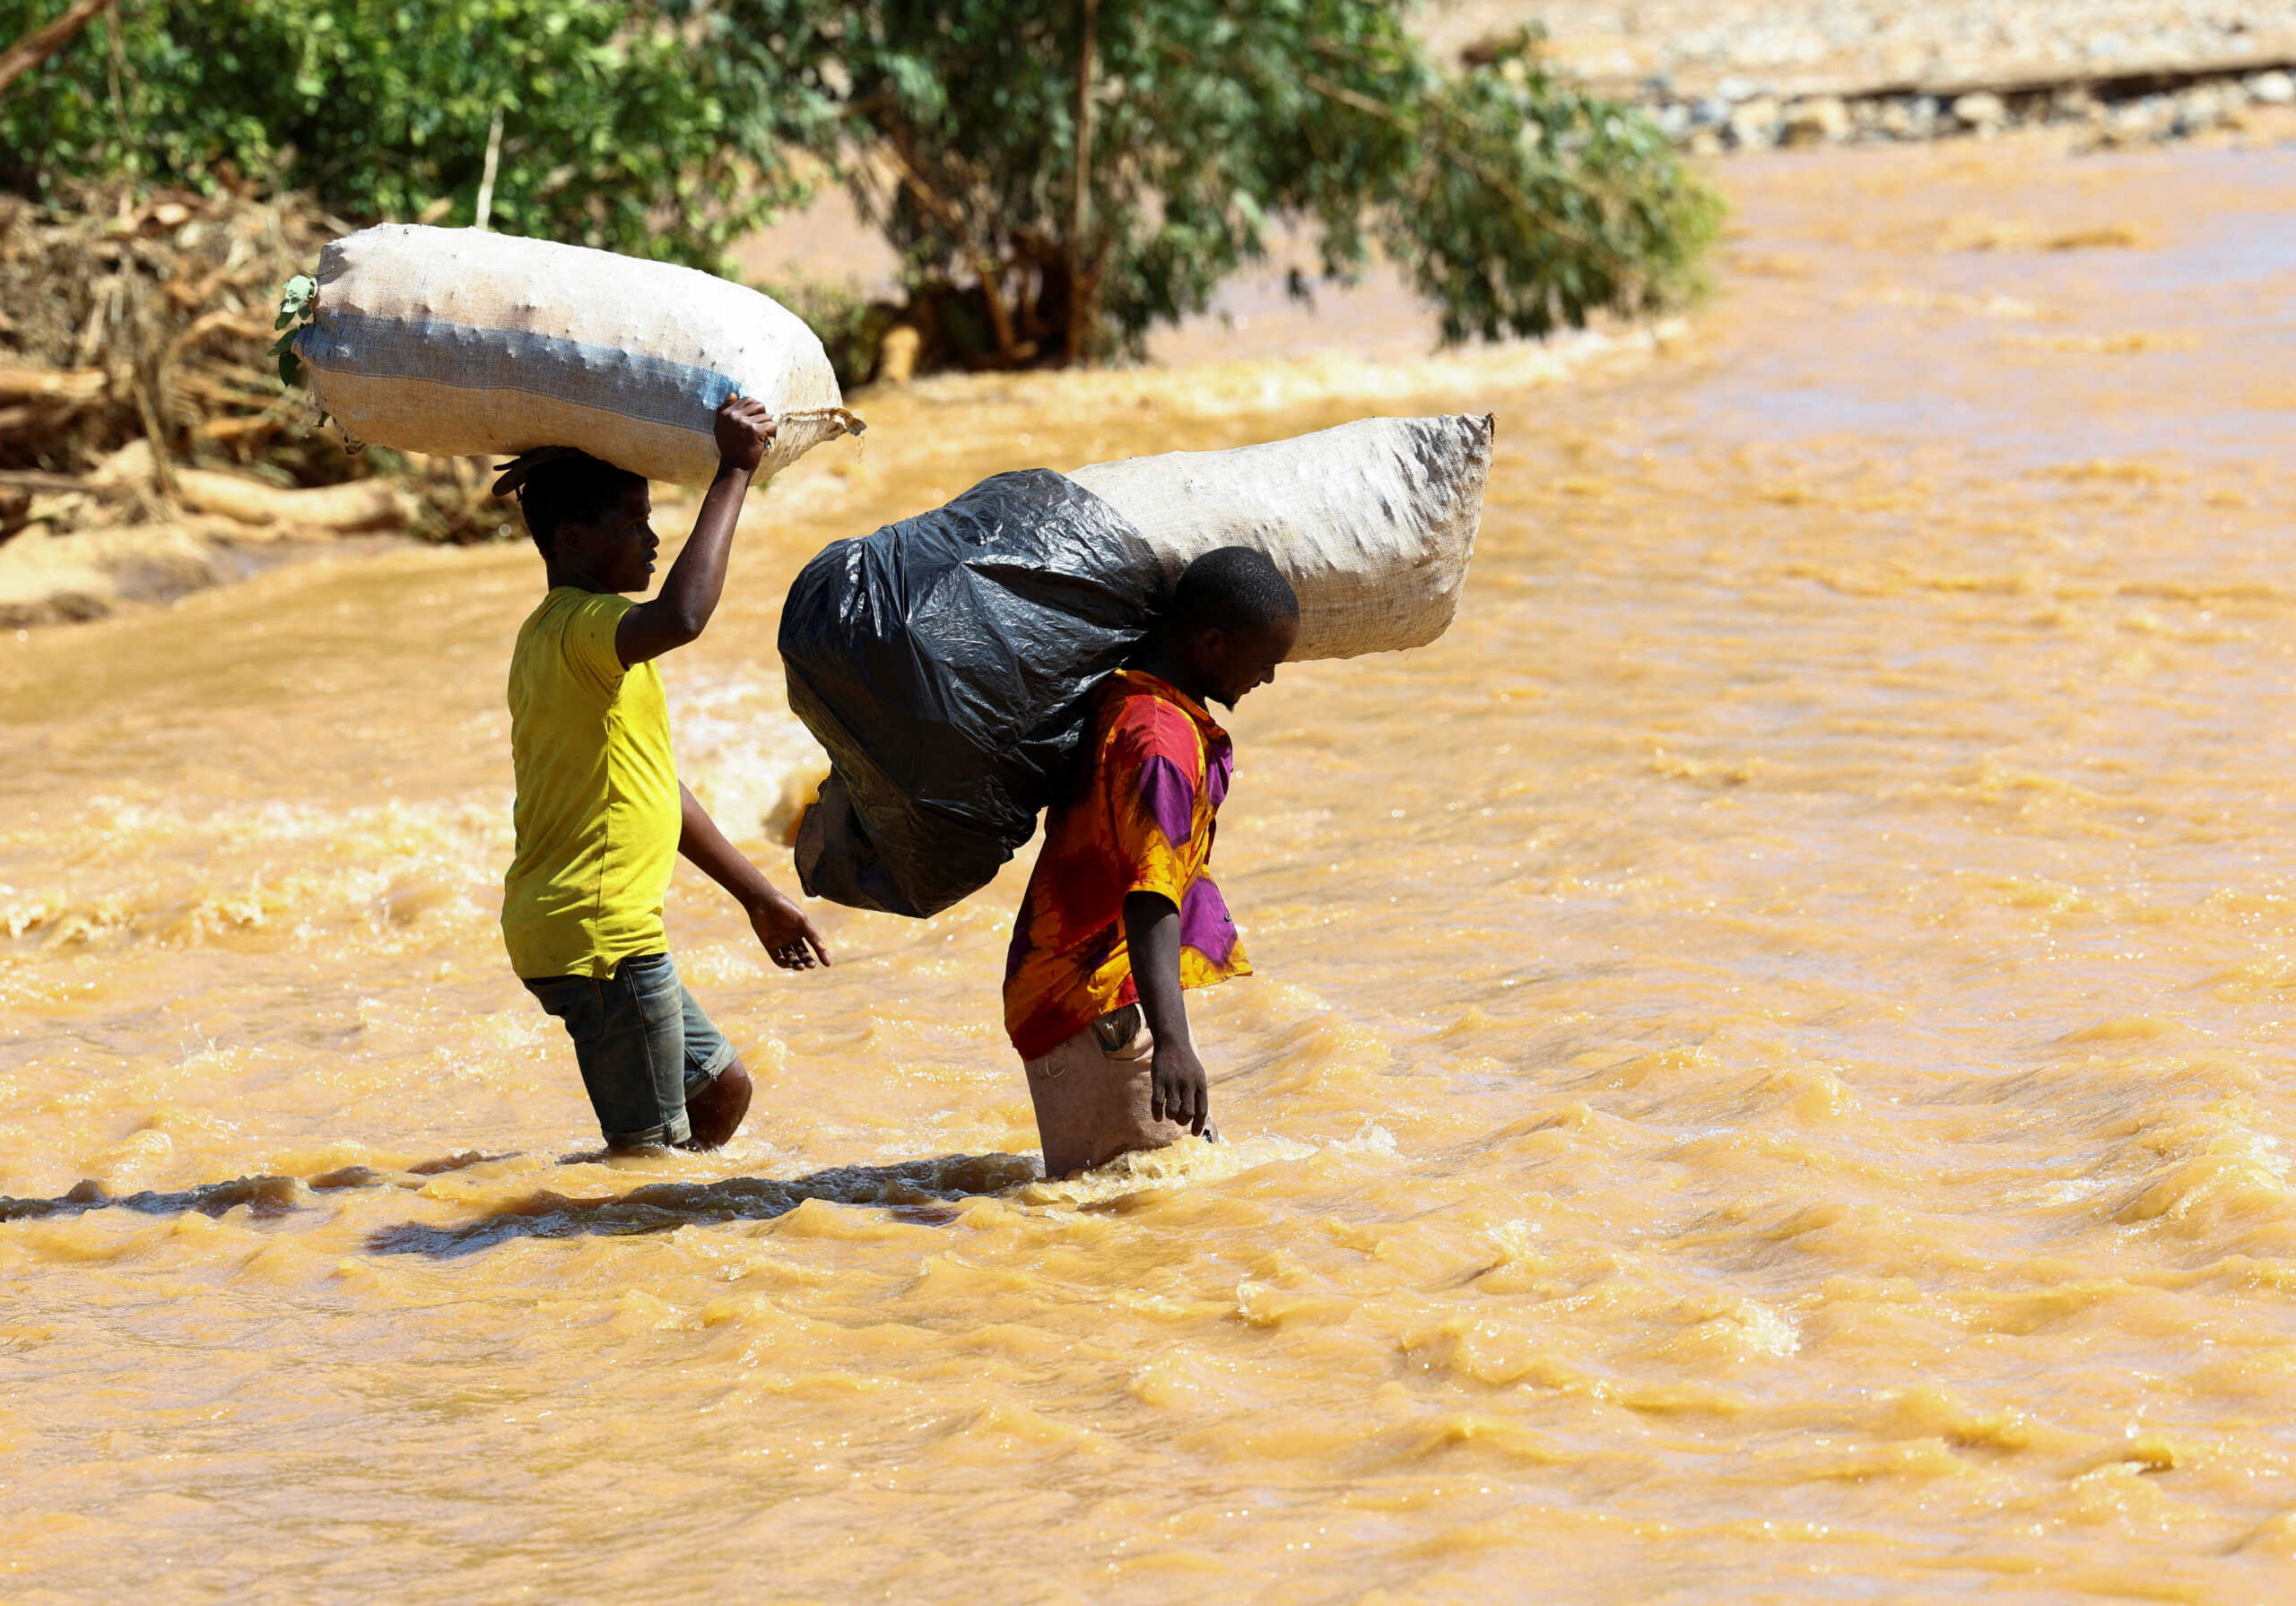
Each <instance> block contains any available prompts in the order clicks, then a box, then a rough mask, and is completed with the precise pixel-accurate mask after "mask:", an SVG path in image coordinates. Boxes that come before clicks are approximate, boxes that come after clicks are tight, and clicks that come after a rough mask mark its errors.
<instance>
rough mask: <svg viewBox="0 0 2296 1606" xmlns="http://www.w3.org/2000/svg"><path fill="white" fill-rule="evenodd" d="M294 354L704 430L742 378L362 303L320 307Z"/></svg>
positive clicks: (335, 366)
mask: <svg viewBox="0 0 2296 1606" xmlns="http://www.w3.org/2000/svg"><path fill="white" fill-rule="evenodd" d="M295 354H296V355H297V356H299V357H300V358H301V359H302V360H304V361H306V362H308V363H309V364H310V365H311V366H312V367H313V368H315V369H318V370H319V371H320V372H321V373H326V372H327V371H329V370H331V369H332V370H340V371H344V372H349V373H352V374H355V375H357V376H358V377H359V378H362V379H420V380H425V381H428V382H429V383H431V384H434V385H445V386H452V387H453V388H455V389H457V390H480V391H485V390H509V391H517V392H519V393H521V394H524V395H536V396H547V397H549V398H550V399H552V400H553V401H561V402H570V403H572V404H576V405H578V406H583V407H591V408H595V409H596V410H597V411H598V412H611V413H613V414H615V415H616V416H618V417H622V418H627V419H635V420H637V421H639V422H641V423H648V424H664V425H667V426H668V427H669V428H671V429H676V430H693V431H696V432H698V433H700V434H704V435H707V434H709V432H710V429H711V419H712V415H713V414H715V413H716V412H717V411H718V405H719V404H721V403H722V402H724V401H725V399H726V397H727V396H729V395H733V394H734V388H735V387H734V381H733V380H732V379H731V378H728V377H727V376H726V375H724V374H721V373H719V372H718V370H717V369H709V368H701V367H698V366H696V365H695V364H693V363H690V362H672V361H670V360H667V359H665V358H661V357H648V356H644V355H642V354H639V353H635V352H625V351H622V349H620V348H619V347H615V346H597V345H589V344H586V343H583V342H581V341H578V340H567V339H564V338H562V337H561V336H558V335H554V334H534V333H532V332H530V331H527V330H523V329H478V328H474V327H472V326H470V325H467V324H450V323H447V322H445V321H443V320H440V319H435V318H403V317H376V316H375V315H373V314H371V313H364V312H336V313H331V314H322V315H321V317H320V318H319V321H318V322H317V324H315V325H313V326H311V327H310V328H309V329H306V330H304V331H303V333H302V334H300V335H298V336H297V337H296V339H295Z"/></svg>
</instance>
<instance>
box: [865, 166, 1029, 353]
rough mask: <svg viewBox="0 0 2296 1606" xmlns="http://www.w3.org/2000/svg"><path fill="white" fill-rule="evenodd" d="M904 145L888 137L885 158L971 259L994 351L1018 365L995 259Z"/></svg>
mask: <svg viewBox="0 0 2296 1606" xmlns="http://www.w3.org/2000/svg"><path fill="white" fill-rule="evenodd" d="M903 143H904V142H903V141H902V139H901V138H900V135H898V134H893V135H889V136H888V137H887V139H886V141H885V155H886V156H887V157H888V158H889V159H890V160H891V162H892V164H893V172H894V174H895V175H896V176H897V177H898V178H900V181H901V183H902V184H903V185H904V186H906V187H908V190H909V194H910V195H914V196H916V197H917V204H918V205H919V206H922V207H923V208H925V210H926V211H927V212H929V213H932V214H933V215H934V216H935V218H937V219H939V220H940V222H941V226H942V227H943V228H944V229H946V230H948V231H949V232H950V233H951V234H952V236H954V237H955V239H956V242H957V248H958V249H960V250H961V251H962V252H964V253H965V255H966V256H970V258H971V259H972V271H973V273H975V274H976V275H977V276H978V278H979V280H980V293H981V298H982V299H984V300H986V301H987V303H988V321H989V323H990V325H991V326H994V327H995V329H996V350H997V352H998V354H999V355H1000V356H1002V357H1003V358H1004V359H1005V361H1006V362H1008V363H1018V362H1019V361H1020V360H1021V346H1020V342H1019V341H1018V340H1016V339H1015V338H1014V337H1013V315H1012V313H1011V312H1010V311H1009V310H1008V309H1007V308H1005V296H1004V293H1003V290H1002V287H1001V286H1000V285H999V284H998V280H1000V279H1001V278H1002V277H1003V274H1001V273H999V272H998V271H997V267H996V259H995V258H994V257H992V256H989V254H988V253H987V250H986V249H984V248H983V247H980V246H978V245H976V244H975V243H974V241H973V238H972V231H971V230H970V229H968V228H966V227H965V220H964V214H963V213H961V212H959V211H958V210H957V208H956V207H955V205H954V204H952V203H951V202H949V201H948V200H946V199H945V198H944V197H943V196H942V195H941V194H940V193H939V192H938V191H936V190H935V189H934V187H932V186H931V185H929V184H927V183H926V182H925V180H924V178H922V177H921V176H919V174H918V170H917V167H916V164H915V163H914V162H912V161H910V160H909V153H908V152H906V151H903V150H902V149H901V145H902V144H903Z"/></svg>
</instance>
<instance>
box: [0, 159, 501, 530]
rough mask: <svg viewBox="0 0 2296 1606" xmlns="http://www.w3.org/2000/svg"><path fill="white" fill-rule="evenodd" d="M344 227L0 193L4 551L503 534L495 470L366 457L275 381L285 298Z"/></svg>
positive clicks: (202, 207) (313, 217) (242, 211)
mask: <svg viewBox="0 0 2296 1606" xmlns="http://www.w3.org/2000/svg"><path fill="white" fill-rule="evenodd" d="M348 228H349V225H347V224H344V223H343V222H341V221H338V220H336V219H333V218H330V217H327V216H326V215H325V214H324V213H321V212H320V211H318V210H317V208H316V207H314V206H312V205H310V204H308V203H306V202H302V201H299V200H297V199H295V198H292V197H289V198H285V199H276V200H259V199H256V198H253V197H251V196H245V195H229V194H225V195H214V196H204V195H194V194H189V193H176V192H167V191H161V192H159V193H156V194H142V195H137V194H132V193H129V192H126V191H124V190H113V191H109V192H90V193H87V194H84V195H80V196H77V197H74V204H72V205H69V206H67V207H49V206H40V205H38V204H33V203H31V202H28V201H25V200H22V199H21V198H18V197H15V196H11V195H0V540H5V539H7V538H8V537H9V536H12V535H14V534H17V533H18V532H19V531H22V530H23V529H25V528H27V527H28V526H30V525H44V526H46V527H47V528H48V531H49V532H51V533H57V534H61V533H65V532H70V531H73V530H76V529H86V528H94V527H100V526H115V525H134V524H148V523H161V522H190V523H192V524H194V525H197V526H199V527H201V528H202V529H203V530H204V532H205V533H207V534H215V535H222V536H225V537H231V536H235V535H243V536H246V537H248V538H253V539H275V538H278V537H280V536H292V535H300V534H312V535H321V534H333V533H339V532H345V531H353V530H378V529H400V530H405V531H410V532H413V533H415V534H422V535H425V536H428V537H430V538H431V539H436V540H467V539H474V538H476V537H477V536H479V535H481V534H491V532H492V531H493V530H494V529H495V528H496V527H497V525H498V524H499V520H495V519H488V518H485V517H483V515H482V507H483V502H484V500H485V493H484V487H483V483H482V481H483V470H482V469H481V467H480V466H479V465H478V464H474V463H468V462H465V461H463V460H460V459H409V458H407V457H404V456H401V455H399V454H396V453H389V452H383V451H379V450H378V451H365V452H361V451H354V450H349V449H346V447H345V444H344V441H343V440H342V438H340V436H339V435H338V434H337V433H336V432H335V430H333V429H332V428H329V429H326V430H321V429H320V428H318V427H317V415H316V413H315V412H313V410H312V408H311V405H310V403H309V398H308V396H306V395H304V394H303V393H302V392H301V391H300V390H285V391H283V388H282V386H281V384H280V379H279V369H278V363H277V360H275V359H274V358H273V357H272V356H271V355H270V354H269V352H270V347H271V344H272V343H273V341H274V339H275V338H276V335H275V334H274V330H273V321H274V317H273V313H274V307H275V305H276V303H277V301H278V299H279V292H280V287H281V286H282V285H283V283H284V282H286V281H287V280H288V279H289V278H290V277H291V276H292V275H294V274H296V273H309V271H311V269H312V267H313V265H315V264H316V263H317V260H318V254H319V247H320V246H321V245H322V244H324V243H325V242H326V240H327V239H330V238H332V237H333V236H335V235H336V234H340V233H344V232H346V231H347V230H348Z"/></svg>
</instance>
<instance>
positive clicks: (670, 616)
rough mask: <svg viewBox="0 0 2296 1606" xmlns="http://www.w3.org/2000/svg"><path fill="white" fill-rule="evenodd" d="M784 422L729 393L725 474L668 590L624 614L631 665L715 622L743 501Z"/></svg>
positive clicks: (724, 417) (721, 444)
mask: <svg viewBox="0 0 2296 1606" xmlns="http://www.w3.org/2000/svg"><path fill="white" fill-rule="evenodd" d="M717 428H718V477H717V478H716V479H714V480H712V481H710V482H709V494H708V495H706V496H704V497H703V498H702V499H701V516H700V517H699V518H697V519H695V520H694V521H693V534H692V535H691V536H690V537H688V538H687V541H686V543H685V550H684V551H682V552H680V553H679V554H678V560H677V561H676V562H675V563H673V564H671V565H670V572H669V574H668V575H667V577H665V578H664V579H663V581H662V589H661V590H660V592H659V593H657V595H655V596H654V598H653V599H652V600H651V601H649V602H643V603H639V604H638V605H637V606H636V607H634V608H632V609H631V610H630V612H627V613H624V614H623V615H622V622H621V623H620V624H618V625H616V626H615V627H614V632H613V650H614V651H615V653H616V654H618V655H620V656H621V658H622V664H624V665H625V666H628V665H631V664H643V663H644V662H646V660H647V659H648V658H658V657H660V656H661V655H663V654H664V653H666V652H669V651H671V650H672V649H674V648H676V647H683V646H684V645H685V644H686V643H687V642H689V641H691V640H692V639H693V638H695V637H697V636H699V635H700V634H701V632H702V631H703V630H704V629H706V628H708V626H709V616H710V615H711V614H713V613H715V612H717V611H718V598H719V597H720V596H722V595H725V590H726V559H727V558H729V557H730V556H731V555H732V554H733V550H734V524H735V520H736V519H738V518H739V517H741V511H742V499H743V498H744V497H745V496H747V495H748V494H749V490H750V480H751V478H752V476H753V475H754V474H755V473H757V465H758V464H760V463H761V462H763V461H764V460H765V447H766V443H767V442H768V441H770V440H771V439H772V438H773V435H774V431H775V430H776V429H777V428H778V426H777V425H776V424H775V423H774V421H773V415H772V414H771V413H770V412H767V411H766V410H765V404H763V403H761V402H752V401H751V400H750V399H749V398H748V397H746V396H727V397H726V404H725V405H724V406H722V407H720V408H718V425H717Z"/></svg>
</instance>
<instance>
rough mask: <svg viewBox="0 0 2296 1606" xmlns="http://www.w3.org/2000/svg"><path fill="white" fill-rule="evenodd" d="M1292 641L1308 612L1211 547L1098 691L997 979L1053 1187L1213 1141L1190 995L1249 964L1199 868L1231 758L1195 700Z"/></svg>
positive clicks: (1266, 674)
mask: <svg viewBox="0 0 2296 1606" xmlns="http://www.w3.org/2000/svg"><path fill="white" fill-rule="evenodd" d="M1299 637H1300V600H1299V598H1298V597H1297V596H1295V595H1292V591H1291V584H1290V583H1289V582H1288V581H1286V580H1285V579H1284V577H1283V574H1282V573H1281V572H1280V571H1279V570H1278V569H1276V567H1275V565H1274V563H1272V562H1270V561H1269V560H1268V559H1267V557H1266V555H1265V554H1264V553H1262V552H1258V551H1254V550H1252V549H1251V548H1249V547H1240V546H1231V547H1222V548H1220V549H1219V550H1217V551H1210V552H1206V553H1205V555H1204V556H1203V557H1201V558H1198V559H1197V560H1196V561H1195V562H1193V563H1191V564H1189V565H1188V566H1187V571H1186V572H1185V573H1183V574H1182V575H1181V576H1180V578H1179V584H1178V586H1176V587H1174V589H1173V594H1172V601H1171V605H1170V608H1168V609H1167V610H1166V612H1165V613H1164V615H1163V616H1162V617H1161V619H1159V620H1158V621H1157V623H1156V626H1155V629H1153V630H1152V632H1151V633H1150V635H1149V637H1148V638H1147V640H1146V641H1144V643H1142V645H1141V647H1140V649H1139V651H1138V652H1136V653H1135V654H1134V655H1133V658H1132V662H1131V664H1130V666H1129V667H1127V668H1125V669H1120V670H1118V672H1117V673H1116V674H1115V675H1114V676H1113V677H1112V678H1111V679H1110V680H1109V683H1108V685H1107V686H1106V687H1105V688H1104V689H1103V690H1102V691H1101V693H1100V701H1099V704H1098V705H1097V707H1096V708H1095V710H1094V714H1093V720H1092V728H1091V735H1090V736H1089V737H1088V738H1087V744H1086V747H1085V757H1084V760H1083V763H1084V765H1085V766H1086V768H1085V770H1084V772H1083V775H1082V776H1081V777H1079V782H1078V785H1077V786H1076V788H1075V789H1074V795H1073V798H1072V801H1070V802H1068V803H1061V804H1058V805H1057V806H1055V807H1054V808H1053V809H1052V810H1051V811H1049V812H1048V813H1047V814H1046V816H1045V825H1044V847H1043V849H1042V851H1041V852H1040V853H1039V855H1038V856H1037V864H1036V871H1035V872H1034V873H1033V874H1032V875H1031V876H1030V878H1029V890H1028V895H1027V896H1026V897H1025V898H1022V900H1021V913H1020V917H1019V920H1018V921H1017V923H1016V925H1015V927H1014V930H1013V946H1012V950H1011V952H1010V953H1009V954H1008V955H1007V957H1006V960H1005V1030H1006V1031H1007V1032H1008V1033H1009V1034H1010V1035H1011V1037H1012V1039H1013V1046H1014V1047H1015V1048H1017V1049H1018V1050H1019V1051H1020V1054H1021V1058H1022V1061H1023V1062H1024V1063H1025V1065H1026V1069H1027V1072H1028V1078H1029V1098H1031V1101H1032V1102H1033V1103H1034V1104H1035V1106H1036V1113H1037V1133H1038V1136H1039V1138H1040V1139H1042V1141H1043V1143H1044V1170H1045V1175H1046V1176H1066V1175H1067V1174H1068V1173H1070V1172H1072V1171H1078V1170H1083V1169H1084V1168H1087V1167H1091V1166H1099V1165H1104V1164H1106V1163H1107V1162H1108V1161H1109V1160H1112V1159H1115V1158H1116V1157H1117V1156H1118V1155H1119V1154H1125V1153H1128V1152H1130V1151H1132V1150H1141V1149H1161V1148H1163V1147H1164V1146H1166V1145H1167V1144H1170V1143H1176V1142H1178V1141H1179V1140H1180V1139H1181V1138H1183V1137H1185V1136H1187V1134H1189V1133H1201V1134H1203V1135H1204V1136H1205V1138H1207V1139H1216V1138H1217V1136H1218V1135H1219V1134H1218V1133H1217V1131H1216V1130H1215V1129H1214V1128H1213V1124H1212V1116H1211V1107H1210V1104H1211V1100H1210V1093H1209V1090H1208V1089H1207V1088H1206V1087H1205V1074H1204V1062H1203V1061H1202V1060H1200V1059H1198V1058H1197V1057H1196V1044H1195V1041H1194V1039H1193V1038H1192V1037H1190V1035H1189V1032H1188V1021H1187V1004H1186V1003H1185V1002H1184V1001H1183V999H1182V997H1181V994H1182V991H1183V989H1185V988H1188V987H1208V986H1210V985H1213V983H1215V982H1223V981H1226V980H1227V979H1228V978H1229V977H1231V976H1248V975H1249V974H1250V973H1251V964H1250V962H1249V961H1248V960H1247V959H1245V958H1244V951H1243V948H1242V946H1241V945H1240V944H1239V942H1237V940H1236V925H1235V922H1234V921H1233V920H1231V919H1230V918H1229V916H1228V906H1227V904H1226V903H1225V902H1223V901H1222V898H1221V897H1220V889H1219V888H1217V887H1215V886H1213V884H1212V877H1211V876H1210V874H1209V873H1207V869H1208V865H1209V862H1210V860H1211V856H1212V839H1213V833H1214V830H1215V829H1216V826H1215V816H1216V815H1217V814H1218V812H1219V809H1220V803H1221V801H1222V799H1223V798H1225V797H1226V796H1227V794H1228V783H1229V780H1230V778H1231V776H1232V775H1233V774H1234V772H1235V755H1234V750H1233V749H1232V747H1231V745H1230V743H1229V741H1228V734H1227V733H1226V732H1225V731H1223V730H1222V729H1221V728H1220V727H1219V726H1218V725H1214V724H1213V721H1212V716H1210V715H1208V714H1206V713H1205V711H1204V705H1205V703H1207V702H1216V703H1219V704H1221V705H1222V706H1223V707H1225V708H1234V707H1235V706H1236V702H1237V699H1239V698H1241V697H1242V696H1243V695H1244V694H1245V693H1246V692H1248V691H1250V690H1252V689H1253V688H1255V687H1257V686H1264V685H1266V684H1267V683H1268V682H1269V681H1273V680H1274V679H1275V666H1276V665H1277V664H1281V663H1283V660H1284V659H1285V658H1286V657H1288V656H1290V655H1291V647H1292V645H1293V644H1294V643H1295V642H1296V641H1298V639H1299Z"/></svg>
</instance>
